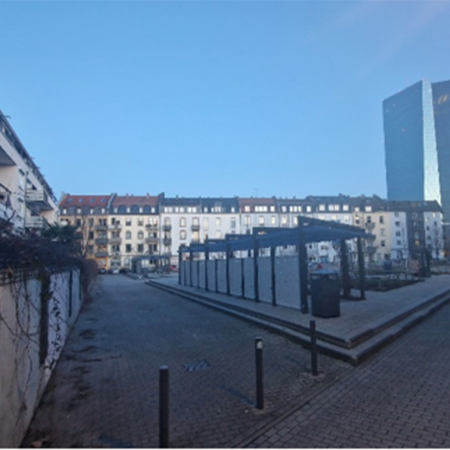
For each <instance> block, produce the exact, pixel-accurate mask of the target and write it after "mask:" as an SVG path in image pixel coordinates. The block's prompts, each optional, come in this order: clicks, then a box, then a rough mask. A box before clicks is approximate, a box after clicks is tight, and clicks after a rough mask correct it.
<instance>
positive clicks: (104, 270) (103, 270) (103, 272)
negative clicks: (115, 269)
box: [98, 267, 106, 275]
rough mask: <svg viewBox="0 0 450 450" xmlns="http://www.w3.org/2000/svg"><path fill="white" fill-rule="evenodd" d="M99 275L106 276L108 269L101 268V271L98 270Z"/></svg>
mask: <svg viewBox="0 0 450 450" xmlns="http://www.w3.org/2000/svg"><path fill="white" fill-rule="evenodd" d="M98 273H99V274H100V275H104V274H105V273H106V269H105V268H104V267H100V269H98Z"/></svg>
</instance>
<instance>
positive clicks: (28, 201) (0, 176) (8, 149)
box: [0, 111, 59, 231]
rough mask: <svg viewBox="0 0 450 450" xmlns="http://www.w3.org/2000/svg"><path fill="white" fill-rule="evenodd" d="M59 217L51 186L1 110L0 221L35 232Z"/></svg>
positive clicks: (56, 220)
mask: <svg viewBox="0 0 450 450" xmlns="http://www.w3.org/2000/svg"><path fill="white" fill-rule="evenodd" d="M58 216H59V209H58V202H57V200H56V198H55V196H54V194H53V191H52V189H51V187H50V186H49V184H48V183H47V181H46V180H45V178H44V176H43V175H42V174H41V172H40V170H39V169H38V167H37V166H36V164H35V163H34V161H33V159H32V157H31V156H30V154H29V153H28V151H27V150H26V149H25V146H24V145H23V144H22V142H21V141H20V139H19V137H18V136H17V135H16V133H15V132H14V130H13V128H12V126H11V124H10V123H9V121H8V119H7V117H6V116H5V115H4V114H3V113H2V111H0V220H2V221H8V222H10V223H12V225H13V226H14V228H15V229H16V230H18V231H24V230H35V231H38V230H42V229H44V228H46V227H47V226H48V225H49V224H53V223H55V222H58Z"/></svg>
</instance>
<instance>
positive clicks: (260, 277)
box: [180, 255, 300, 308]
mask: <svg viewBox="0 0 450 450" xmlns="http://www.w3.org/2000/svg"><path fill="white" fill-rule="evenodd" d="M205 264H206V267H205ZM272 264H273V269H272ZM255 267H256V271H257V277H255ZM227 279H228V282H227ZM180 281H181V284H184V285H186V286H193V287H198V288H201V289H206V290H208V291H211V292H218V293H223V294H227V293H229V294H230V295H233V296H236V297H241V298H247V299H252V300H258V301H261V302H265V303H270V304H276V305H280V306H287V307H291V308H300V281H299V270H298V256H297V255H291V256H277V257H276V258H274V259H272V258H270V257H264V256H259V257H258V258H257V261H256V264H255V261H254V259H253V258H231V259H230V260H229V270H228V276H227V261H226V260H225V259H210V260H193V261H190V260H187V261H182V262H181V265H180ZM255 282H256V283H257V286H255ZM255 288H256V289H255ZM228 290H229V292H228Z"/></svg>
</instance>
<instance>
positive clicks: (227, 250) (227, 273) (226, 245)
mask: <svg viewBox="0 0 450 450" xmlns="http://www.w3.org/2000/svg"><path fill="white" fill-rule="evenodd" d="M230 256H231V252H230V245H229V244H225V257H226V260H225V264H226V271H225V280H226V284H227V295H230V293H231V291H230Z"/></svg>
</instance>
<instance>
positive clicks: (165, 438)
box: [159, 366, 169, 448]
mask: <svg viewBox="0 0 450 450" xmlns="http://www.w3.org/2000/svg"><path fill="white" fill-rule="evenodd" d="M159 448H169V368H168V367H167V366H161V367H160V368H159Z"/></svg>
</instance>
